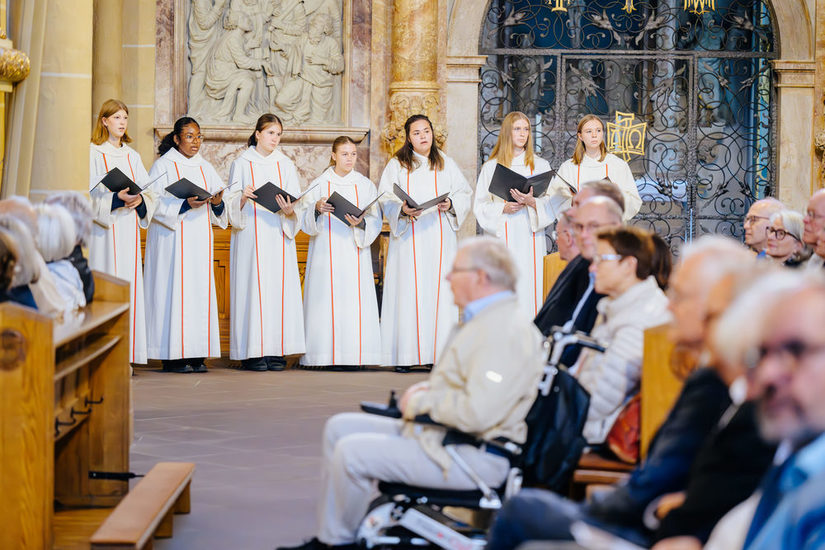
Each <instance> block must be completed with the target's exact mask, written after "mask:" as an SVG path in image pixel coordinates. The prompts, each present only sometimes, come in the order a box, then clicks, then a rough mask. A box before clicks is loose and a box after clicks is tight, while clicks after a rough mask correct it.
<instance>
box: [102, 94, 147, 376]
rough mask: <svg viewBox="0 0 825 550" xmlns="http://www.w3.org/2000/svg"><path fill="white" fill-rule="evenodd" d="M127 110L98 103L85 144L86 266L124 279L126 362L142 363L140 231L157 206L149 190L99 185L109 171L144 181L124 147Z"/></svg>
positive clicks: (110, 103) (143, 174)
mask: <svg viewBox="0 0 825 550" xmlns="http://www.w3.org/2000/svg"><path fill="white" fill-rule="evenodd" d="M128 122H129V109H128V108H127V107H126V104H125V103H123V102H122V101H119V100H117V99H109V100H107V101H105V102H104V103H103V106H101V108H100V113H98V115H97V122H96V123H95V128H94V131H93V132H92V143H91V145H90V146H89V177H90V179H89V195H90V197H91V199H92V211H93V214H94V223H93V224H92V232H91V236H90V238H89V265H90V266H91V268H92V269H97V270H98V271H103V272H105V273H109V274H111V275H114V276H116V277H120V278H121V279H125V280H127V281H129V283H130V284H131V288H130V289H129V303H130V305H131V312H130V315H129V362H130V363H138V364H143V363H146V359H147V356H146V308H145V305H144V299H143V292H144V290H143V261H142V259H141V253H140V228H141V227H143V228H144V229H145V228H147V227H148V226H149V221H150V220H151V218H152V214H153V212H154V210H155V207H156V205H157V197H156V195H155V191H154V190H153V189H147V190H145V191H144V192H143V193H141V194H139V195H130V194H129V191H128V190H126V189H124V190H123V191H121V192H119V193H117V194H115V193H112V192H111V191H109V190H108V189H107V188H106V186H104V185H102V184H101V185H98V183H99V182H100V180H102V179H103V176H105V175H106V173H107V172H109V170H112V169H114V168H117V169H119V170H120V171H121V172H123V173H124V174H126V176H127V177H128V178H129V179H131V180H132V181H134V182H135V183H136V184H137V185H138V186H140V187H145V186H146V185H147V184H148V183H149V181H150V180H149V175H148V174H147V173H146V168H144V167H143V161H142V160H141V158H140V155H139V154H138V153H137V151H135V150H134V149H132V148H131V147H129V146H128V145H126V144H127V143H129V142H131V141H132V139H131V138H130V137H129V134H128V133H127V126H128Z"/></svg>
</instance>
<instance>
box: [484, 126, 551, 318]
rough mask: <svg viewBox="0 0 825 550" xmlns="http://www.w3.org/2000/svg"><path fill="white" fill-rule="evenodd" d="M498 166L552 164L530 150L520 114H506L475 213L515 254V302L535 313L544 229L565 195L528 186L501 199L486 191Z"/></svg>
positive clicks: (532, 169) (527, 169) (527, 170)
mask: <svg viewBox="0 0 825 550" xmlns="http://www.w3.org/2000/svg"><path fill="white" fill-rule="evenodd" d="M499 164H501V165H502V166H504V167H506V168H509V169H510V170H513V171H514V172H517V173H519V174H521V175H522V176H526V177H530V176H532V175H536V174H541V173H543V172H547V171H549V170H550V164H549V163H548V162H547V161H546V160H544V159H543V158H541V157H539V156H536V155H535V153H534V145H533V134H532V132H531V130H530V120H529V119H528V118H527V115H525V114H524V113H521V112H518V111H514V112H512V113H510V114H508V115H507V116H505V117H504V121H503V122H502V123H501V131H500V132H499V134H498V140H497V141H496V145H495V147H493V151H492V152H491V153H490V159H489V160H488V161H487V162H485V163H484V165H483V166H482V167H481V173H480V174H479V175H478V183H477V184H476V194H475V202H474V203H473V213H474V214H475V216H476V220H478V224H479V225H480V226H481V228H482V229H483V230H484V233H485V234H487V235H492V236H494V237H497V238H499V239H501V240H503V241H504V243H505V244H506V245H507V249H508V250H510V253H511V254H512V255H513V259H514V260H515V262H516V265H517V266H518V271H519V278H518V286H517V289H516V293H517V295H518V300H519V305H521V308H522V309H523V310H524V311H525V312H526V313H528V314H529V315H530V317H535V316H536V314H537V313H538V311H539V308H540V307H541V305H542V304H543V303H544V294H543V286H544V256H545V254H547V243H546V239H545V238H544V230H545V228H546V227H547V226H548V225H550V224H551V223H553V222H554V221H556V217H557V216H558V215H559V213H561V209H562V207H563V206H564V204H565V203H566V202H567V199H566V198H565V196H564V195H560V194H558V193H554V192H553V189H552V188H550V189H548V192H547V193H545V194H544V195H542V196H541V197H535V196H533V191H532V189H531V190H530V192H529V193H526V194H525V193H520V192H519V191H517V190H515V189H513V190H512V191H511V195H512V197H511V198H512V200H509V201H505V200H504V199H502V198H501V197H498V196H496V195H494V194H492V193H490V191H489V189H490V182H492V180H493V174H494V173H495V171H496V166H498V165H499Z"/></svg>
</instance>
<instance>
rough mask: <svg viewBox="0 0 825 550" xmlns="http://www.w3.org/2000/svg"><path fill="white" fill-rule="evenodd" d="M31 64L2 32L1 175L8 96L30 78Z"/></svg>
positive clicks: (3, 161) (3, 164) (0, 101)
mask: <svg viewBox="0 0 825 550" xmlns="http://www.w3.org/2000/svg"><path fill="white" fill-rule="evenodd" d="M5 12H6V6H5V2H3V5H2V9H0V17H2V19H0V21H5ZM30 70H31V62H30V61H29V56H27V55H26V54H25V53H24V52H21V51H20V50H15V49H14V48H13V47H12V41H11V40H9V39H8V38H6V29H5V28H3V29H2V31H0V174H2V173H3V170H4V168H5V160H6V158H5V151H6V139H5V138H6V94H9V93H11V92H12V91H13V90H14V85H15V84H16V83H18V82H20V81H21V80H23V79H25V78H26V77H27V76H29V71H30Z"/></svg>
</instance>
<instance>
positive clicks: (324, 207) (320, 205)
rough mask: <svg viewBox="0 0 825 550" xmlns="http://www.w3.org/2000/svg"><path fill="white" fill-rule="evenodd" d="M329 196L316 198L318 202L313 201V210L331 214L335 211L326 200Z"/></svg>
mask: <svg viewBox="0 0 825 550" xmlns="http://www.w3.org/2000/svg"><path fill="white" fill-rule="evenodd" d="M328 198H329V197H321V198H320V199H318V202H316V203H315V211H316V212H318V213H319V214H332V213H333V212H335V207H334V206H332V205H331V204H330V203H328V202H327V199H328Z"/></svg>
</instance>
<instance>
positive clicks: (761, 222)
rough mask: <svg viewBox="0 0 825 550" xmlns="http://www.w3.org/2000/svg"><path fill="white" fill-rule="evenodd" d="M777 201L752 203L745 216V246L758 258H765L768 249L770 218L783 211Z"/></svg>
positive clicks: (768, 200)
mask: <svg viewBox="0 0 825 550" xmlns="http://www.w3.org/2000/svg"><path fill="white" fill-rule="evenodd" d="M784 208H785V205H783V204H782V203H781V202H780V201H779V200H778V199H775V198H773V197H766V198H764V199H759V200H758V201H756V202H754V203H753V204H752V205H751V207H750V208H749V209H748V213H747V215H746V216H745V223H744V229H745V244H746V245H747V246H748V247H749V248H750V249H751V250H753V251H754V252H756V255H757V256H758V257H760V258H764V257H765V249H766V248H767V247H768V226H769V225H770V219H771V216H773V215H774V214H776V213H777V212H779V211H780V210H782V209H784Z"/></svg>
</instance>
